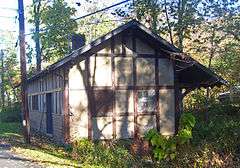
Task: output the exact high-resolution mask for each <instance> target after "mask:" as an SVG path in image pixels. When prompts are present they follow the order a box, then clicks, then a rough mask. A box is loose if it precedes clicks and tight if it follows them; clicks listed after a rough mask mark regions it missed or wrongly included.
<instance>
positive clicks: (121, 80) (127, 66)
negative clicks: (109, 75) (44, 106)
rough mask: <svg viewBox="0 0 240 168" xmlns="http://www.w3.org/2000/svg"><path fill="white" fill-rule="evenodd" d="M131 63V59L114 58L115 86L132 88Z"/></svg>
mask: <svg viewBox="0 0 240 168" xmlns="http://www.w3.org/2000/svg"><path fill="white" fill-rule="evenodd" d="M132 71H133V62H132V58H122V57H116V58H115V75H116V76H115V80H116V81H115V84H116V85H117V86H119V85H124V86H132V85H133V75H132Z"/></svg>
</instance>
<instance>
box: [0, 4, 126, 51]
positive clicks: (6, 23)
mask: <svg viewBox="0 0 240 168" xmlns="http://www.w3.org/2000/svg"><path fill="white" fill-rule="evenodd" d="M32 1H33V0H23V2H24V6H25V19H26V20H27V17H28V16H27V15H28V6H30V5H31V3H32ZM65 1H66V2H67V3H68V4H69V5H70V6H72V7H75V8H76V10H77V12H76V17H78V16H82V15H85V14H86V13H87V11H86V10H85V7H86V6H84V1H85V0H65ZM121 1H122V0H99V3H98V5H99V6H98V7H99V8H102V7H105V6H110V5H113V4H116V3H118V2H121ZM77 2H80V3H82V5H81V6H80V7H79V6H77V5H76V3H77ZM17 8H18V1H17V0H0V13H1V14H0V49H2V48H5V47H6V45H10V43H11V45H15V44H14V43H16V41H17V38H18V19H17V17H18V13H17ZM26 20H25V33H26V34H28V33H30V30H31V28H32V25H30V24H29V23H27V21H26ZM6 31H9V32H11V36H12V37H11V38H12V40H11V42H9V44H8V43H6V42H5V44H4V43H3V42H2V40H1V39H2V38H3V35H4V34H5V33H6ZM26 41H31V37H30V36H29V37H26Z"/></svg>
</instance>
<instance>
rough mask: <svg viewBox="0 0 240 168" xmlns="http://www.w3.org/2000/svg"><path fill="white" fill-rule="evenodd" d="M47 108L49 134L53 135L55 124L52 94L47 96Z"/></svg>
mask: <svg viewBox="0 0 240 168" xmlns="http://www.w3.org/2000/svg"><path fill="white" fill-rule="evenodd" d="M46 106H47V115H46V122H47V124H46V126H47V133H48V134H52V133H53V123H52V109H53V108H52V93H47V94H46Z"/></svg>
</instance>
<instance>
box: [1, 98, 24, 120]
mask: <svg viewBox="0 0 240 168" xmlns="http://www.w3.org/2000/svg"><path fill="white" fill-rule="evenodd" d="M21 120H22V118H21V110H20V104H18V103H16V104H14V106H10V107H5V108H4V109H2V111H1V112H0V122H9V123H10V122H21Z"/></svg>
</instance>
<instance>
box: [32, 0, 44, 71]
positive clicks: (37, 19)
mask: <svg viewBox="0 0 240 168" xmlns="http://www.w3.org/2000/svg"><path fill="white" fill-rule="evenodd" d="M33 2H34V1H33ZM40 7H41V0H38V2H34V25H35V34H34V36H35V37H34V41H35V48H36V63H37V71H41V64H42V63H41V62H42V59H41V48H40V35H39V30H40Z"/></svg>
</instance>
